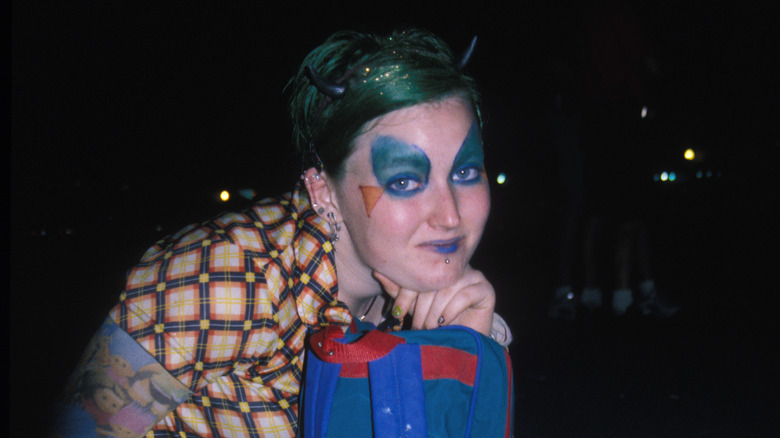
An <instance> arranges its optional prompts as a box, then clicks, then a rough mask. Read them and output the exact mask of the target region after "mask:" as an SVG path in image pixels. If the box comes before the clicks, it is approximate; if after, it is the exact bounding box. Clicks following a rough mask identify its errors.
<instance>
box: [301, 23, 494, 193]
mask: <svg viewBox="0 0 780 438" xmlns="http://www.w3.org/2000/svg"><path fill="white" fill-rule="evenodd" d="M455 63H456V61H455V59H454V57H453V55H452V51H451V50H450V48H449V47H448V46H447V44H445V43H444V41H442V40H441V39H440V38H439V37H437V36H436V35H434V34H432V33H430V32H427V31H424V30H419V29H407V30H398V31H394V32H393V33H392V34H391V35H389V36H387V37H379V36H376V35H372V34H364V33H358V32H353V31H341V32H337V33H335V34H333V35H332V36H330V38H328V39H327V40H326V41H325V42H324V43H323V44H322V45H321V46H319V47H317V48H316V49H314V50H313V51H312V52H311V53H309V54H308V55H307V56H306V58H305V59H304V60H303V63H302V64H301V67H300V69H299V70H298V73H297V74H296V75H295V76H294V77H293V78H292V79H290V82H289V83H288V88H289V89H290V91H291V96H290V101H289V110H290V116H291V117H292V121H293V139H294V142H295V147H296V150H297V152H298V155H299V158H300V159H301V161H302V164H303V166H304V169H305V168H308V167H311V166H321V167H322V168H324V169H326V170H327V171H328V172H329V173H330V174H331V175H332V176H334V177H336V178H339V177H340V176H341V174H342V171H343V166H344V162H345V161H346V159H347V158H348V157H349V155H350V153H351V152H352V148H353V140H354V139H355V137H357V136H358V135H360V134H361V133H362V130H363V127H364V126H365V125H366V123H367V122H369V121H371V120H373V119H375V118H377V117H380V116H382V115H384V114H387V113H389V112H391V111H395V110H397V109H401V108H406V107H410V106H413V105H417V104H420V103H424V102H432V101H438V100H443V99H445V98H447V97H451V96H461V97H462V98H464V99H465V100H466V101H468V102H470V103H471V104H472V105H473V108H474V113H475V115H476V116H477V118H479V117H480V116H479V114H480V113H479V93H478V91H477V87H476V84H475V82H474V80H473V79H472V78H471V77H469V76H468V75H466V74H464V73H463V72H462V71H460V69H458V68H457V67H456V66H455ZM307 66H311V67H312V68H313V69H314V70H315V71H316V72H317V73H318V74H319V75H320V76H321V77H323V78H325V79H326V80H328V81H330V82H338V83H340V84H341V85H344V86H346V91H345V93H344V95H343V96H342V97H341V98H339V99H335V100H331V99H330V98H329V97H326V96H325V95H324V94H322V93H321V92H320V91H318V90H317V88H316V87H315V86H314V85H313V84H312V83H311V81H310V80H309V78H308V77H307V76H306V68H307ZM310 145H312V146H310ZM312 148H313V149H314V151H316V152H314V151H312V150H311V149H312ZM315 154H316V155H315ZM317 158H319V161H320V162H318V159H317Z"/></svg>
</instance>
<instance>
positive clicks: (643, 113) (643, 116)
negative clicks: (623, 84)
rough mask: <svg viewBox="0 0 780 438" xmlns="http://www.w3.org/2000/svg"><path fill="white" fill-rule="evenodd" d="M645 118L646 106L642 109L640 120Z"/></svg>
mask: <svg viewBox="0 0 780 438" xmlns="http://www.w3.org/2000/svg"><path fill="white" fill-rule="evenodd" d="M645 117H647V105H645V106H643V107H642V118H643V119H644V118H645Z"/></svg>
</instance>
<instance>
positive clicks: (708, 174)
mask: <svg viewBox="0 0 780 438" xmlns="http://www.w3.org/2000/svg"><path fill="white" fill-rule="evenodd" d="M705 175H707V178H709V177H711V176H712V171H711V170H707V173H706V174H705Z"/></svg>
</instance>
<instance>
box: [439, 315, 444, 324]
mask: <svg viewBox="0 0 780 438" xmlns="http://www.w3.org/2000/svg"><path fill="white" fill-rule="evenodd" d="M442 324H444V317H443V316H440V317H439V325H442Z"/></svg>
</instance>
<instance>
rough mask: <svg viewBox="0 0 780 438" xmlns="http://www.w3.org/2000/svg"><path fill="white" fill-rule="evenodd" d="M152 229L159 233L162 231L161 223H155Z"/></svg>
mask: <svg viewBox="0 0 780 438" xmlns="http://www.w3.org/2000/svg"><path fill="white" fill-rule="evenodd" d="M154 231H157V232H158V233H159V232H160V231H162V225H160V224H157V225H156V226H155V227H154Z"/></svg>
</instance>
